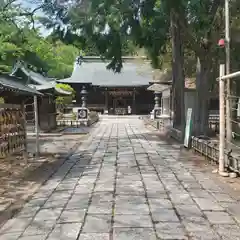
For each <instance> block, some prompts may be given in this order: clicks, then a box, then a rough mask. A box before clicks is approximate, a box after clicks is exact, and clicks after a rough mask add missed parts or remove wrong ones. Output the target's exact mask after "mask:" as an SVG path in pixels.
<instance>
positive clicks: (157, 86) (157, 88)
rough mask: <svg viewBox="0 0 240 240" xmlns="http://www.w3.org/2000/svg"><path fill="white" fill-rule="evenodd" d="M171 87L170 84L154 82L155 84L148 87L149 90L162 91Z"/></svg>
mask: <svg viewBox="0 0 240 240" xmlns="http://www.w3.org/2000/svg"><path fill="white" fill-rule="evenodd" d="M169 88H171V86H169V85H166V84H159V83H154V84H153V85H151V86H150V87H148V89H147V90H149V91H154V92H159V93H161V92H163V91H165V90H167V89H169Z"/></svg>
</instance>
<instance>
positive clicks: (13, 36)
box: [0, 0, 79, 78]
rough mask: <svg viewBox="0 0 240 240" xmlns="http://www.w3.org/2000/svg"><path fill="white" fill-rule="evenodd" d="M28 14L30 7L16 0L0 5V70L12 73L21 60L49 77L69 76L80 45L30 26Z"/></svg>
mask: <svg viewBox="0 0 240 240" xmlns="http://www.w3.org/2000/svg"><path fill="white" fill-rule="evenodd" d="M11 2H13V3H12V4H10V3H11ZM8 3H9V4H8ZM21 15H22V17H20V18H17V16H21ZM28 16H29V14H28V12H27V10H25V9H23V8H21V6H19V5H17V4H14V1H10V0H9V1H8V2H7V1H5V2H4V4H3V3H2V5H0V72H5V73H8V72H10V71H11V70H12V67H13V65H14V63H15V61H16V60H18V59H21V60H23V61H24V62H26V63H27V64H28V66H29V67H30V68H32V70H34V71H37V72H40V73H45V74H47V75H49V77H54V78H66V77H68V76H70V75H71V73H72V68H73V63H74V61H75V58H76V57H77V55H78V54H79V48H77V47H75V46H73V45H70V44H65V43H62V42H61V41H57V42H53V41H52V39H51V38H47V39H46V38H44V37H42V36H41V35H40V32H39V29H36V28H35V29H34V30H33V29H32V28H30V26H29V24H28V23H29V20H28Z"/></svg>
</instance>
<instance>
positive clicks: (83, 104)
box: [81, 86, 88, 108]
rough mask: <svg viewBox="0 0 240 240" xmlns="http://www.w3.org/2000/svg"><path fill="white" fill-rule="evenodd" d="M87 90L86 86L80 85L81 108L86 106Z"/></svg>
mask: <svg viewBox="0 0 240 240" xmlns="http://www.w3.org/2000/svg"><path fill="white" fill-rule="evenodd" d="M87 94H88V92H87V90H86V87H85V86H83V87H82V91H81V96H82V98H81V99H82V108H86V107H87Z"/></svg>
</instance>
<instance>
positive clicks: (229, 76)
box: [217, 71, 240, 81]
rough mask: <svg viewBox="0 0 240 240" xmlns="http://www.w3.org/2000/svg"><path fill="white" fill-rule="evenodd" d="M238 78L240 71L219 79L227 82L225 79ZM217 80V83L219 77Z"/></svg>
mask: <svg viewBox="0 0 240 240" xmlns="http://www.w3.org/2000/svg"><path fill="white" fill-rule="evenodd" d="M239 76H240V71H238V72H234V73H230V74H227V75H225V76H223V77H221V79H222V80H227V79H230V78H235V77H239ZM217 80H218V81H219V80H220V77H219V78H217Z"/></svg>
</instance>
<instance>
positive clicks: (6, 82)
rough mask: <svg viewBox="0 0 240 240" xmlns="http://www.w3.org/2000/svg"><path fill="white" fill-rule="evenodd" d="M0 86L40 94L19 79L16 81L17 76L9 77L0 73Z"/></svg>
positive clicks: (30, 93) (25, 92) (28, 93)
mask: <svg viewBox="0 0 240 240" xmlns="http://www.w3.org/2000/svg"><path fill="white" fill-rule="evenodd" d="M0 86H1V87H3V88H6V89H9V90H12V91H17V92H19V93H21V94H27V95H42V94H41V93H40V92H38V91H37V90H35V89H32V88H30V87H28V86H26V85H24V84H22V83H21V82H20V81H19V82H18V79H17V78H14V77H10V76H7V75H0Z"/></svg>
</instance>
